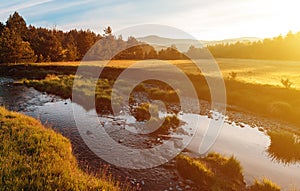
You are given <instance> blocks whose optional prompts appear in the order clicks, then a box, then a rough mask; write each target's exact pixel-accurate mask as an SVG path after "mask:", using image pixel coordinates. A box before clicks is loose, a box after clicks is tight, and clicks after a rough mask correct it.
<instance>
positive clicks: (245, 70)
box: [217, 59, 300, 89]
mask: <svg viewBox="0 0 300 191" xmlns="http://www.w3.org/2000/svg"><path fill="white" fill-rule="evenodd" d="M217 62H218V64H219V67H220V68H221V71H222V73H223V75H224V77H229V76H230V73H231V72H236V73H237V76H236V80H241V81H245V82H249V83H259V84H270V85H275V86H282V84H281V79H287V78H288V79H289V80H290V81H291V82H292V83H293V84H292V86H291V87H292V88H296V89H300V74H299V71H300V62H299V61H274V60H251V59H217Z"/></svg>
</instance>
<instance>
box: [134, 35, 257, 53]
mask: <svg viewBox="0 0 300 191" xmlns="http://www.w3.org/2000/svg"><path fill="white" fill-rule="evenodd" d="M136 39H137V40H138V41H141V42H145V43H147V44H150V45H152V46H153V47H154V48H155V49H156V50H160V49H162V48H165V47H170V46H171V45H175V46H176V47H177V49H178V50H180V51H182V52H186V51H187V50H188V49H189V47H190V46H191V45H193V46H195V47H196V48H200V47H201V46H207V45H214V44H219V43H236V42H238V41H240V42H253V41H258V40H260V39H259V38H256V37H241V38H232V39H225V40H218V41H205V40H195V39H172V38H165V37H160V36H155V35H150V36H145V37H138V38H136Z"/></svg>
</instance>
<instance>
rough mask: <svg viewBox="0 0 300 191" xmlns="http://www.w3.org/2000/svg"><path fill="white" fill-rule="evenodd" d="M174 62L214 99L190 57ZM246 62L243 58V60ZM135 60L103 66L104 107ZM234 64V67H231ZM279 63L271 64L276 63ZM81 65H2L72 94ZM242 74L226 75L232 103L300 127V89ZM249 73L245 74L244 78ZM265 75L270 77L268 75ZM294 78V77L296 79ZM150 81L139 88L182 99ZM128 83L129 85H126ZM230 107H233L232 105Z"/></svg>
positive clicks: (32, 82) (29, 81)
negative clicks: (78, 68)
mask: <svg viewBox="0 0 300 191" xmlns="http://www.w3.org/2000/svg"><path fill="white" fill-rule="evenodd" d="M171 62H172V63H174V64H175V65H176V66H178V67H179V68H180V69H182V70H183V71H184V72H185V73H186V74H187V75H188V77H189V79H190V80H191V81H192V82H193V84H194V86H195V88H196V90H197V93H198V97H199V98H200V99H204V100H207V101H210V92H209V88H208V85H207V83H206V80H205V78H204V76H203V75H201V74H200V71H198V70H197V68H196V67H195V66H194V67H193V66H192V65H191V64H190V62H189V61H171ZM223 62H224V61H223ZM231 62H233V61H232V59H231V60H230V62H229V63H228V62H224V63H223V64H220V67H221V69H222V68H223V69H224V72H225V71H226V72H227V73H229V71H231V69H232V71H235V70H233V69H234V67H233V66H236V64H234V63H233V64H231ZM244 62H245V61H244ZM244 62H242V61H241V63H244ZM249 62H250V61H248V62H246V64H247V67H248V69H249V65H250V64H249ZM257 62H258V61H256V62H255V63H254V64H255V66H258V63H257ZM132 63H133V61H112V63H111V64H110V65H109V67H107V68H105V69H104V70H103V72H102V73H101V76H100V77H101V79H100V80H99V84H98V86H97V89H96V102H98V103H99V104H100V103H103V104H104V107H103V106H102V107H101V108H105V107H107V108H108V110H109V109H110V108H109V105H110V93H111V87H112V85H113V83H114V80H115V79H116V78H117V77H118V76H119V74H120V73H121V72H122V71H123V70H124V69H125V68H126V67H128V66H129V65H130V64H132ZM149 63H150V65H151V66H153V65H154V66H156V65H157V67H158V68H159V65H158V64H156V63H153V61H149ZM155 64H156V65H155ZM160 64H161V63H160ZM230 64H231V65H232V67H230ZM266 64H268V62H266ZM279 64H280V63H277V65H279ZM277 65H276V64H271V65H270V66H272V67H275V66H277ZM292 65H293V66H294V65H295V64H294V63H291V64H290V65H289V66H292ZM77 66H78V63H77V64H76V63H75V64H74V63H71V64H70V65H68V63H65V64H63V63H58V64H57V65H55V63H53V64H45V63H44V64H32V65H30V64H29V65H27V66H26V65H22V64H19V65H1V66H0V67H1V70H0V75H1V76H8V77H13V78H15V79H22V78H24V79H25V80H24V82H25V84H26V85H28V86H31V87H34V88H36V89H38V90H40V91H46V92H48V93H53V94H56V95H59V96H62V97H64V98H68V97H71V94H72V79H74V75H75V73H76V69H77ZM100 66H101V63H100V64H99V65H96V64H95V63H90V64H87V65H86V66H84V67H86V70H85V71H86V72H93V71H95V70H99V67H100ZM154 68H155V67H154ZM237 68H238V69H239V71H241V70H242V68H243V67H242V66H241V64H239V67H237ZM266 68H267V66H264V67H261V70H263V69H266ZM131 70H132V72H136V73H141V72H145V71H148V72H156V73H157V74H158V75H166V76H167V77H168V78H172V72H173V71H169V70H167V71H164V70H162V71H156V70H155V69H153V68H152V69H149V68H132V69H131ZM245 70H246V69H245ZM269 70H270V69H269ZM251 71H252V70H251ZM272 71H273V70H272ZM288 71H289V70H288ZM288 71H287V72H288ZM227 73H226V75H227ZM252 73H254V71H252ZM224 74H225V73H224ZM258 74H259V78H261V77H262V76H263V75H262V74H261V71H260V72H258ZM240 75H241V74H240V73H238V75H237V77H236V79H232V78H231V79H229V78H227V76H225V85H226V93H227V102H228V103H229V104H230V105H233V106H238V108H239V109H240V110H242V111H249V112H252V113H254V114H256V115H260V116H263V117H268V118H272V119H276V120H282V121H285V122H289V123H292V124H294V125H296V126H299V127H300V121H299V120H298V116H300V101H299V97H300V91H299V90H298V89H293V88H284V87H280V86H272V85H262V84H260V83H249V82H250V81H249V80H248V81H245V80H239V78H240V77H241V76H240ZM287 75H288V74H285V76H287ZM293 75H294V74H293ZM254 76H255V75H254ZM246 77H247V76H245V75H243V79H244V78H246ZM248 77H249V76H248ZM265 77H266V78H267V76H265ZM249 78H250V77H249ZM174 80H176V79H174ZM291 80H292V81H293V79H291ZM276 81H280V79H278V80H277V79H276ZM150 84H152V86H151V85H150V86H149V83H148V84H146V85H145V84H142V85H139V86H138V87H137V89H136V90H137V91H143V92H146V93H148V95H149V97H150V98H152V99H158V98H160V99H163V101H166V102H175V103H176V102H178V98H177V96H176V90H172V89H170V87H167V85H166V84H163V83H160V84H158V83H157V82H156V83H155V82H151V83H150ZM154 85H156V86H154ZM90 86H91V85H90V84H89V83H88V80H87V81H83V82H82V84H79V86H78V87H75V90H76V91H77V90H78V91H79V92H80V93H82V94H83V95H90V96H93V95H94V94H93V92H92V91H91V88H90ZM124 87H126V86H125V85H124ZM97 100H98V101H97ZM100 105H101V104H100ZM228 109H230V107H229V108H228Z"/></svg>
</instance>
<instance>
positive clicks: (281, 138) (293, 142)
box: [268, 130, 300, 164]
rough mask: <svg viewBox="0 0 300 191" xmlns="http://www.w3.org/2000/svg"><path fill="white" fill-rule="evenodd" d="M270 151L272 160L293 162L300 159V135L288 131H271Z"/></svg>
mask: <svg viewBox="0 0 300 191" xmlns="http://www.w3.org/2000/svg"><path fill="white" fill-rule="evenodd" d="M268 135H269V136H270V139H271V144H270V146H269V148H268V153H269V156H270V158H272V160H275V161H278V162H281V163H284V164H291V163H296V162H298V161H300V137H299V136H297V135H295V134H293V133H290V132H287V131H283V130H281V131H279V130H277V131H269V132H268Z"/></svg>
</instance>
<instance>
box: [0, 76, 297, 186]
mask: <svg viewBox="0 0 300 191" xmlns="http://www.w3.org/2000/svg"><path fill="white" fill-rule="evenodd" d="M0 105H1V106H5V107H6V108H7V109H9V110H13V111H18V112H21V113H24V114H26V115H29V116H32V117H34V118H36V119H38V120H40V121H41V122H42V123H43V124H45V126H48V127H51V128H53V129H54V130H55V131H57V132H60V133H61V134H63V135H64V136H66V137H68V138H69V139H70V140H71V142H72V145H73V153H74V155H75V156H76V157H77V159H78V161H79V165H80V166H81V167H82V168H84V169H86V170H88V171H91V172H95V173H97V172H99V168H100V167H101V166H102V165H103V164H105V165H109V164H108V163H107V162H106V161H105V160H102V159H101V158H99V157H98V156H97V155H95V154H94V153H93V152H92V151H91V150H90V149H89V147H88V146H87V145H85V144H84V141H83V139H82V137H81V135H80V133H79V132H78V128H77V127H76V123H75V120H74V115H73V109H74V108H78V109H80V110H82V112H85V113H84V114H86V115H88V114H89V113H93V112H91V111H87V110H85V109H84V108H83V107H82V106H81V105H79V104H77V103H73V102H72V101H71V100H70V99H61V98H59V97H57V96H54V95H49V94H47V93H44V92H38V91H36V90H35V89H33V88H28V87H25V86H23V85H14V84H13V81H12V80H10V79H5V78H1V79H0ZM181 115H182V116H181V118H182V119H185V123H187V124H188V123H189V120H188V119H195V118H197V119H199V126H200V127H201V128H199V130H198V131H197V132H196V134H193V139H192V141H191V143H189V145H188V146H187V148H186V149H185V150H184V152H190V153H194V154H197V153H199V145H200V144H201V140H202V139H203V134H204V133H205V131H206V130H207V128H208V125H209V124H210V122H211V121H212V120H217V119H215V118H213V117H211V115H205V114H203V115H199V114H195V113H182V114H181ZM228 115H229V116H231V117H230V120H226V122H225V123H224V125H223V127H222V129H221V131H220V133H219V135H218V138H217V140H216V142H215V143H214V145H213V146H212V148H211V149H210V151H215V152H219V153H222V154H225V155H227V156H230V155H234V156H235V157H236V158H237V159H238V160H239V161H240V162H241V165H242V167H243V169H244V176H245V181H246V183H247V184H251V183H252V182H253V180H254V178H261V177H267V178H269V179H271V180H272V181H273V182H276V183H277V184H278V185H280V186H281V187H282V188H284V189H285V190H288V189H289V188H292V187H296V188H300V174H299V172H300V163H299V162H294V163H292V164H287V163H282V162H280V161H278V160H276V159H274V158H272V157H271V156H270V155H269V153H268V147H269V145H270V144H271V140H270V137H269V136H268V135H267V133H266V130H267V129H268V128H272V127H270V126H281V125H282V124H281V123H280V122H274V121H271V120H268V119H263V120H262V119H261V118H257V117H255V116H250V114H249V115H247V116H245V115H246V114H243V113H237V112H235V113H230V112H229V113H228ZM237 116H239V117H237ZM97 117H98V119H99V121H100V122H102V125H103V128H105V130H106V132H107V133H108V134H109V135H111V137H112V138H113V139H114V140H115V141H116V142H119V143H122V144H123V145H126V146H130V147H140V148H148V147H153V146H156V145H159V144H161V143H163V142H164V141H165V140H164V139H157V138H153V137H150V136H144V135H139V134H133V133H128V130H129V128H130V124H132V123H134V122H132V121H131V122H130V120H128V122H127V124H124V121H122V119H120V117H116V116H109V115H101V116H100V115H99V116H97ZM225 118H227V116H225ZM232 119H233V120H232ZM234 119H237V120H236V121H234ZM241 119H248V120H245V121H243V120H241ZM249 119H251V120H249ZM255 120H256V121H257V123H254V122H253V121H255ZM85 123H89V121H88V120H86V121H85ZM126 125H127V126H126ZM188 128H189V127H188V126H186V127H183V130H186V133H187V134H189V133H190V132H188ZM291 128H292V127H291ZM87 133H88V132H87ZM124 137H125V138H124ZM126 137H127V138H126ZM137 143H138V144H137ZM111 152H112V153H111V154H112V156H114V154H118V153H114V152H115V151H114V149H113V148H112V150H111ZM120 160H124V161H130V160H133V159H127V158H126V159H125V158H123V159H122V158H120ZM110 169H111V172H112V174H113V175H114V176H116V177H117V178H120V179H121V180H125V179H127V181H129V182H130V183H131V184H133V185H137V184H139V185H141V187H142V190H187V189H190V190H196V187H195V185H193V183H191V182H190V181H188V180H185V179H183V178H181V177H180V175H179V173H178V171H177V169H176V165H175V160H174V159H173V160H170V161H169V162H167V163H165V164H163V165H160V166H157V167H153V168H150V169H140V170H133V169H127V168H121V167H117V166H115V165H110Z"/></svg>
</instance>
